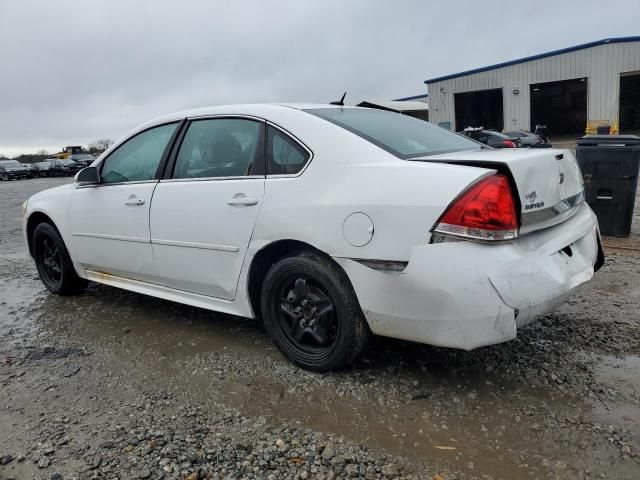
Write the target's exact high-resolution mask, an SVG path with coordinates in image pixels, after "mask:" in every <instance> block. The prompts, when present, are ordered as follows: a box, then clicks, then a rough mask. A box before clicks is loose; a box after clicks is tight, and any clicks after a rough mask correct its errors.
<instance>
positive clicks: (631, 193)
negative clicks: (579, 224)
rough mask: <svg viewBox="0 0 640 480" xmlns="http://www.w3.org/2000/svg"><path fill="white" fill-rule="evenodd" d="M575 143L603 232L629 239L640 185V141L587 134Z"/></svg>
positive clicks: (633, 137)
mask: <svg viewBox="0 0 640 480" xmlns="http://www.w3.org/2000/svg"><path fill="white" fill-rule="evenodd" d="M576 144H577V147H576V156H577V158H578V163H579V164H580V168H581V169H582V176H583V178H584V188H585V195H586V199H587V203H588V204H589V205H590V206H591V208H592V209H593V211H594V212H595V213H596V216H597V217H598V223H599V224H600V233H601V234H602V235H614V236H616V237H628V236H629V233H630V232H631V220H632V218H633V207H634V205H635V201H636V189H637V185H638V168H639V167H640V138H639V137H637V136H635V135H614V136H610V135H587V136H585V137H582V138H580V139H578V140H577V142H576Z"/></svg>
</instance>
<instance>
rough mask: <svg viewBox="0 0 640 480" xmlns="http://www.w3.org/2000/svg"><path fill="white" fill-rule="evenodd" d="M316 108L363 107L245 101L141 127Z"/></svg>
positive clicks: (172, 115)
mask: <svg viewBox="0 0 640 480" xmlns="http://www.w3.org/2000/svg"><path fill="white" fill-rule="evenodd" d="M318 108H353V109H363V107H352V106H346V105H345V106H341V105H340V106H339V105H331V104H328V103H246V104H237V105H217V106H209V107H200V108H194V109H190V110H182V111H179V112H174V113H170V114H167V115H163V116H160V117H157V118H154V119H152V120H150V121H148V122H146V123H144V124H142V125H140V126H139V127H138V128H136V130H138V129H141V128H148V127H150V126H153V125H157V124H161V123H166V122H171V121H174V120H180V119H183V118H190V117H206V116H208V115H255V116H256V117H261V118H262V117H264V118H268V117H270V116H272V115H274V114H278V113H286V112H293V111H296V110H297V111H302V110H307V109H318Z"/></svg>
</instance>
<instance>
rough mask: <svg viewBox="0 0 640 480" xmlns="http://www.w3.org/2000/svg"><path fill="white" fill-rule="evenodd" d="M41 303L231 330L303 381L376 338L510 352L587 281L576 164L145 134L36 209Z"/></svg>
mask: <svg viewBox="0 0 640 480" xmlns="http://www.w3.org/2000/svg"><path fill="white" fill-rule="evenodd" d="M24 235H25V238H26V241H27V244H28V247H29V252H30V253H31V255H32V256H33V258H34V259H35V263H36V265H37V268H38V271H39V273H40V277H41V278H42V281H43V282H44V284H45V286H46V287H47V288H48V289H49V290H50V291H52V292H54V293H58V294H63V295H66V294H71V293H76V292H79V291H81V290H82V288H83V287H84V286H85V284H86V281H87V280H91V281H95V282H100V283H104V284H107V285H112V286H115V287H120V288H124V289H127V290H131V291H134V292H139V293H144V294H148V295H153V296H156V297H160V298H164V299H167V300H173V301H176V302H181V303H185V304H188V305H194V306H197V307H202V308H206V309H210V310H215V311H218V312H224V313H229V314H234V315H239V316H243V317H261V318H262V319H263V321H264V324H265V326H266V329H267V331H268V333H269V335H270V336H271V337H272V338H273V340H274V341H275V343H276V344H277V345H278V347H279V348H280V350H281V351H282V352H283V353H284V354H285V355H286V356H287V357H288V358H289V359H291V360H292V361H293V362H295V363H296V364H298V365H300V366H302V367H304V368H308V369H312V370H320V371H322V370H329V369H334V368H338V367H340V366H343V365H345V364H346V363H348V362H349V361H351V360H353V359H354V358H355V357H356V356H357V355H358V354H359V353H360V351H361V349H362V348H363V346H364V344H365V342H366V340H367V338H368V336H369V335H370V334H371V333H373V334H376V335H384V336H389V337H396V338H401V339H406V340H412V341H416V342H423V343H427V344H432V345H439V346H445V347H453V348H460V349H465V350H469V349H473V348H477V347H481V346H484V345H491V344H495V343H499V342H504V341H507V340H511V339H513V338H514V337H515V336H516V331H517V329H518V327H520V326H522V325H525V324H526V323H528V322H530V321H532V320H533V319H535V318H536V317H538V316H540V315H542V314H545V313H547V312H549V311H550V310H552V309H553V308H555V307H556V306H557V305H558V304H560V303H561V302H562V301H563V300H564V299H565V298H566V297H567V296H568V295H569V294H570V293H571V291H572V290H573V289H574V288H575V287H577V286H578V285H580V284H581V283H583V282H586V281H587V280H589V279H590V278H591V277H592V276H593V273H594V270H597V268H599V266H600V265H601V264H602V262H603V259H604V257H603V254H602V249H601V247H600V240H599V232H598V226H597V221H596V217H595V216H594V214H593V212H592V211H591V209H590V208H589V206H588V205H587V204H586V203H585V201H584V193H583V183H582V177H581V174H580V170H579V168H578V165H577V163H576V160H575V158H574V157H573V155H572V154H571V153H569V152H568V151H561V150H520V149H503V150H493V149H490V148H487V147H484V146H481V145H479V144H478V143H476V142H474V141H472V140H469V139H467V138H464V137H462V136H460V135H457V134H455V133H451V132H448V131H446V130H444V129H442V128H439V127H437V126H434V125H432V124H429V123H427V122H424V121H422V120H417V119H414V118H411V117H408V116H403V115H401V114H397V113H392V112H387V111H381V110H373V109H367V108H355V107H340V106H333V105H331V106H330V105H240V106H227V107H212V108H203V109H198V110H193V111H187V112H181V113H176V114H173V115H168V116H165V117H162V118H159V119H156V120H153V121H151V122H149V123H146V124H144V125H142V126H140V127H138V128H136V129H135V130H134V131H132V132H131V133H130V134H128V135H127V136H126V137H125V138H124V139H122V140H121V141H120V142H118V143H116V144H114V145H113V146H112V147H111V148H109V150H107V151H106V152H105V153H104V154H102V155H101V156H100V157H99V158H98V159H97V160H96V161H95V162H94V163H93V164H92V166H90V167H88V168H86V169H84V170H82V171H81V172H79V173H78V174H77V175H76V178H75V182H74V183H73V184H69V185H64V186H61V187H57V188H53V189H51V190H46V191H44V192H41V193H38V194H36V195H34V196H32V197H31V198H30V199H29V200H28V201H27V202H25V205H24Z"/></svg>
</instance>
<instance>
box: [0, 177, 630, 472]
mask: <svg viewBox="0 0 640 480" xmlns="http://www.w3.org/2000/svg"><path fill="white" fill-rule="evenodd" d="M65 181H69V179H34V180H29V181H20V182H11V183H0V242H1V251H0V292H2V296H1V298H0V338H2V343H0V479H8V478H16V479H23V478H25V479H30V478H37V479H40V478H45V479H56V478H58V479H59V478H64V479H70V478H78V479H85V478H105V479H115V478H118V479H130V478H151V479H159V478H166V479H189V480H193V479H203V478H216V479H218V478H221V479H222V478H225V479H226V478H229V479H242V478H247V479H249V478H260V479H283V478H288V479H306V478H316V479H331V478H365V479H379V478H380V479H381V478H387V479H394V478H419V479H423V478H428V479H436V480H440V479H446V480H449V479H475V478H485V479H491V478H495V479H498V478H504V479H519V478H526V479H529V478H531V479H533V478H540V479H546V478H554V479H555V478H561V479H564V478H566V479H575V478H584V479H590V478H610V479H637V478H640V455H639V454H638V448H639V447H640V421H639V420H640V375H639V373H640V356H638V355H640V329H639V324H640V314H639V313H638V311H639V310H640V255H637V252H636V251H635V250H629V248H638V247H639V246H640V241H638V239H639V238H640V235H638V228H637V224H636V225H634V235H633V236H632V238H631V239H626V240H624V242H625V243H624V246H626V247H627V249H614V248H612V249H611V251H610V252H608V253H609V255H608V258H607V263H606V265H605V267H604V268H603V269H602V270H601V271H600V272H598V274H597V275H596V277H595V278H594V280H593V281H592V282H590V283H589V284H587V285H585V286H583V287H581V288H580V289H579V290H578V291H577V292H576V293H575V294H574V295H573V296H572V297H571V298H570V299H569V301H568V303H567V304H565V305H564V306H562V307H561V308H560V309H559V310H558V311H557V312H555V313H553V314H551V315H548V316H546V317H545V318H543V319H541V320H540V321H539V322H537V323H534V324H532V325H529V326H527V327H524V328H522V329H521V330H520V332H519V336H518V338H517V340H515V341H512V342H509V343H506V344H503V345H497V346H492V347H487V348H482V349H478V350H476V351H473V352H461V351H455V350H449V349H442V348H435V347H428V346H423V345H417V344H411V343H408V342H401V341H395V340H389V339H382V338H379V339H376V340H375V341H374V342H373V343H372V345H370V346H369V347H368V348H367V349H366V351H365V353H364V355H363V357H362V359H361V360H360V361H359V362H357V363H356V364H355V365H353V366H352V367H350V368H349V369H347V370H345V371H341V372H334V373H330V374H313V373H309V372H305V371H302V370H299V369H297V368H295V367H293V366H292V365H291V364H289V363H288V362H287V361H286V360H284V359H283V357H282V356H281V355H280V354H279V353H278V351H277V350H276V349H275V348H274V347H273V346H272V344H271V342H270V341H269V339H268V338H266V336H265V334H264V332H263V330H262V328H261V327H260V326H259V325H257V324H256V322H254V321H250V320H246V319H240V318H236V317H231V316H227V315H218V314H212V313H211V312H207V311H203V310H199V309H195V308H191V307H187V306H183V305H178V304H173V303H170V302H166V301H163V300H158V299H153V298H149V297H144V296H141V295H137V294H134V293H129V292H124V291H120V290H117V289H113V288H110V287H106V286H100V285H92V286H91V287H90V288H89V289H88V290H87V292H86V293H85V294H84V295H82V296H78V297H68V298H62V297H55V296H52V295H49V294H48V293H47V292H46V291H45V290H44V288H43V286H42V284H41V283H40V281H39V279H38V278H37V273H36V270H35V267H34V266H33V263H32V261H31V259H30V258H29V257H28V256H27V255H26V253H25V252H24V247H23V244H22V239H21V231H20V204H21V203H22V201H24V199H25V198H26V197H27V196H29V195H30V194H32V193H35V192H36V191H39V190H42V189H44V188H49V187H51V186H54V185H57V184H60V183H62V182H65ZM607 243H609V244H611V245H612V246H615V245H618V244H617V243H616V240H615V239H608V240H607Z"/></svg>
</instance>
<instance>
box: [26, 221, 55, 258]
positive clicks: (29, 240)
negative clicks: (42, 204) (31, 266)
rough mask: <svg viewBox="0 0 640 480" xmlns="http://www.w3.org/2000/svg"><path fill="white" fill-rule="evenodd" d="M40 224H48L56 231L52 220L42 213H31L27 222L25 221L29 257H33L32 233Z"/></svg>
mask: <svg viewBox="0 0 640 480" xmlns="http://www.w3.org/2000/svg"><path fill="white" fill-rule="evenodd" d="M41 223H49V224H50V225H51V226H52V227H53V228H55V229H56V230H57V227H56V224H55V223H53V220H51V219H50V218H49V217H48V216H47V215H45V214H44V213H42V212H34V213H32V214H31V215H30V216H29V220H27V244H28V245H29V254H30V255H31V256H33V232H34V231H35V229H36V227H37V226H38V225H39V224H41Z"/></svg>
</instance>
